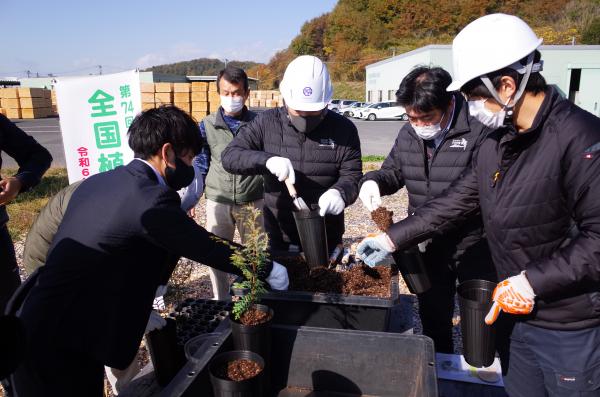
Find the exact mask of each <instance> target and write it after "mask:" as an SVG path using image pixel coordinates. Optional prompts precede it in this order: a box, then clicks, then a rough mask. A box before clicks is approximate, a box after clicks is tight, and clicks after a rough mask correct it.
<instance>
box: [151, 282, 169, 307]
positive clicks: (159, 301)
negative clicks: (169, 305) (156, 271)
mask: <svg viewBox="0 0 600 397" xmlns="http://www.w3.org/2000/svg"><path fill="white" fill-rule="evenodd" d="M166 293H167V286H166V285H159V286H158V288H157V289H156V292H155V293H154V302H153V303H152V308H153V309H155V310H165V307H166V306H165V298H164V297H163V295H164V294H166Z"/></svg>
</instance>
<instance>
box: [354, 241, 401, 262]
mask: <svg viewBox="0 0 600 397" xmlns="http://www.w3.org/2000/svg"><path fill="white" fill-rule="evenodd" d="M394 251H396V247H395V246H394V243H393V242H392V240H391V239H390V238H389V236H388V235H387V234H385V233H382V234H378V235H377V236H375V237H367V238H365V239H364V240H363V241H361V242H360V244H358V247H357V248H356V254H357V255H358V257H359V258H360V259H362V261H363V262H365V263H366V264H367V265H369V266H371V267H373V266H377V265H379V264H381V263H382V262H383V261H384V260H385V258H386V257H387V256H388V254H390V253H392V252H394Z"/></svg>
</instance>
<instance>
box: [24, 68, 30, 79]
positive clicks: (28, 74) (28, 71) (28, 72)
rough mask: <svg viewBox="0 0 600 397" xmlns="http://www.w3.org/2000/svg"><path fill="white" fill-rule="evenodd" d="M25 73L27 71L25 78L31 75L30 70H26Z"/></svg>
mask: <svg viewBox="0 0 600 397" xmlns="http://www.w3.org/2000/svg"><path fill="white" fill-rule="evenodd" d="M25 73H27V78H30V77H31V70H26V71H25Z"/></svg>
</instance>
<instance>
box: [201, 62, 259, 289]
mask: <svg viewBox="0 0 600 397" xmlns="http://www.w3.org/2000/svg"><path fill="white" fill-rule="evenodd" d="M217 91H218V93H219V95H220V97H221V106H220V107H219V109H218V110H217V112H215V113H213V114H211V115H209V116H207V117H205V118H204V120H202V122H200V133H201V135H202V137H203V138H204V139H205V141H206V145H205V146H204V147H203V149H202V152H201V153H200V154H199V155H198V156H197V157H196V159H195V160H194V163H195V164H194V165H197V166H198V167H199V168H200V171H201V173H202V174H203V175H205V183H204V185H205V190H204V191H205V194H206V230H208V231H209V232H211V233H214V234H216V235H217V236H219V237H222V238H225V239H227V240H233V235H234V233H235V229H236V227H237V229H238V232H239V233H240V237H241V239H242V244H243V243H244V242H245V237H246V236H245V234H246V233H245V223H246V220H245V219H244V217H243V216H242V212H241V209H242V208H243V207H244V206H247V205H251V206H253V207H255V208H258V209H260V210H262V207H263V181H262V176H260V175H251V176H248V175H234V174H230V173H229V172H227V171H225V169H224V168H223V165H222V163H221V152H222V151H223V150H224V149H225V148H226V147H227V145H228V144H229V142H231V141H232V140H233V138H234V137H235V136H236V135H237V133H238V131H239V129H240V127H241V126H243V125H244V124H246V123H248V122H250V121H251V120H252V119H254V117H255V116H256V114H255V113H254V112H251V111H249V110H248V108H246V106H245V105H244V103H245V102H246V100H247V99H248V97H249V95H250V90H249V88H248V76H247V75H246V72H244V70H242V69H240V68H237V67H234V66H228V67H226V68H225V69H223V70H221V71H220V72H219V75H218V77H217ZM260 226H261V227H262V221H261V225H260ZM209 271H210V281H211V283H212V288H213V294H214V298H215V299H218V300H228V299H230V298H229V280H228V276H227V273H224V272H222V271H220V270H217V269H213V268H210V269H209Z"/></svg>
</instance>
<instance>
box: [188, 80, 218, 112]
mask: <svg viewBox="0 0 600 397" xmlns="http://www.w3.org/2000/svg"><path fill="white" fill-rule="evenodd" d="M210 88H211V87H210V84H209V83H207V82H204V81H193V82H192V84H191V94H190V103H191V108H192V109H191V110H192V113H191V115H192V117H193V118H194V119H196V120H197V121H200V120H202V119H203V118H204V117H206V116H207V115H208V114H209V112H210V103H209V98H208V94H209V89H210ZM213 89H214V91H212V92H216V90H217V86H216V84H215V85H214V87H213ZM213 96H214V95H213ZM217 109H218V106H217Z"/></svg>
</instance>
